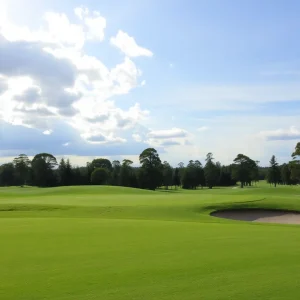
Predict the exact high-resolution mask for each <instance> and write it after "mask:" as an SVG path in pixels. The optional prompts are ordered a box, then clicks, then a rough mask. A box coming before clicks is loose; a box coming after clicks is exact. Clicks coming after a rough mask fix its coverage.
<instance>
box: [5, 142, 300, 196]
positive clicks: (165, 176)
mask: <svg viewBox="0 0 300 300" xmlns="http://www.w3.org/2000/svg"><path fill="white" fill-rule="evenodd" d="M292 157H293V160H292V161H291V162H289V163H287V164H283V165H281V166H279V165H278V163H277V161H276V158H275V156H272V158H271V160H270V167H269V168H267V169H266V168H260V167H259V165H258V164H259V162H258V161H254V160H252V159H251V158H249V157H248V156H246V155H244V154H238V155H237V157H236V158H235V159H234V161H233V163H232V164H230V165H228V166H224V165H221V163H219V162H215V161H214V157H213V154H212V153H208V154H207V156H206V160H205V164H204V166H203V165H202V164H201V162H200V161H199V160H195V161H194V160H190V161H189V163H188V164H187V165H186V166H185V165H184V164H183V163H182V162H181V163H179V164H178V167H176V168H173V167H172V166H171V165H170V164H169V163H168V162H167V161H164V162H162V161H161V159H160V157H159V154H158V153H157V151H156V150H155V149H154V148H148V149H145V150H144V151H143V152H142V153H141V154H140V156H139V161H140V164H141V166H140V167H138V168H137V167H133V166H132V165H133V162H132V161H131V160H128V159H124V160H123V161H122V162H120V161H117V160H115V161H113V162H111V161H110V160H108V159H105V158H97V159H94V160H93V161H92V162H89V163H87V165H86V166H85V167H73V166H72V165H71V163H70V161H69V160H68V159H67V160H65V159H61V161H60V162H59V163H58V162H57V160H56V158H55V157H54V156H53V155H52V154H49V153H40V154H37V155H35V156H34V158H33V159H32V161H30V160H29V158H28V157H27V156H26V155H25V154H20V155H19V156H18V157H16V158H15V159H14V160H13V162H11V163H7V164H4V165H2V166H0V185H2V186H10V185H21V186H23V185H35V186H39V187H50V186H68V185H88V184H107V185H115V186H126V187H135V188H143V189H152V190H154V189H156V188H158V187H161V186H164V187H165V188H166V189H168V188H169V187H172V186H175V188H177V187H178V186H182V187H183V188H185V189H196V188H197V187H201V188H203V187H208V188H210V189H211V188H213V187H214V186H232V185H235V184H236V183H237V182H240V184H241V187H242V188H243V187H244V186H246V185H248V186H249V185H252V184H253V183H254V182H257V181H258V180H260V179H267V180H268V182H269V183H270V184H274V186H277V184H296V183H298V182H299V181H300V160H299V157H300V143H298V144H297V146H296V148H295V151H294V152H293V154H292Z"/></svg>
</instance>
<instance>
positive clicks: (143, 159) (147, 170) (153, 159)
mask: <svg viewBox="0 0 300 300" xmlns="http://www.w3.org/2000/svg"><path fill="white" fill-rule="evenodd" d="M139 160H140V163H141V164H142V169H143V172H141V173H140V176H143V177H144V178H143V179H142V182H143V184H145V185H146V188H148V189H151V190H155V189H156V188H157V187H159V186H161V185H162V181H163V178H162V164H161V160H160V158H159V155H158V153H157V151H156V150H155V149H154V148H147V149H145V150H144V151H143V152H142V153H141V154H140V156H139Z"/></svg>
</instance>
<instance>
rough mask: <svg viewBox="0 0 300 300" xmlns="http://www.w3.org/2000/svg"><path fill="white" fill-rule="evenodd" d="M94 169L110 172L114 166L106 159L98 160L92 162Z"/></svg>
mask: <svg viewBox="0 0 300 300" xmlns="http://www.w3.org/2000/svg"><path fill="white" fill-rule="evenodd" d="M92 167H93V169H96V168H103V169H106V170H107V171H108V172H111V171H112V164H111V162H110V160H109V159H106V158H96V159H94V160H93V161H92Z"/></svg>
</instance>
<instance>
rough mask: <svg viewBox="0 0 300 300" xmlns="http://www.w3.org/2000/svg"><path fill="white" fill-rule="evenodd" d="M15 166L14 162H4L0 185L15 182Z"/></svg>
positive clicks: (0, 168) (9, 184)
mask: <svg viewBox="0 0 300 300" xmlns="http://www.w3.org/2000/svg"><path fill="white" fill-rule="evenodd" d="M14 174H15V168H14V165H13V164H12V163H7V164H4V165H2V166H1V167H0V185H2V186H11V185H14V184H15V177H14Z"/></svg>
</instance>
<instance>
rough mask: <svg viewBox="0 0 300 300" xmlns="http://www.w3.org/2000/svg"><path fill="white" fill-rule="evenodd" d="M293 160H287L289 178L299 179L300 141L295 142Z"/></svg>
mask: <svg viewBox="0 0 300 300" xmlns="http://www.w3.org/2000/svg"><path fill="white" fill-rule="evenodd" d="M292 158H293V160H292V161H290V162H289V166H290V170H291V179H292V180H295V181H297V182H299V181H300V142H299V143H297V145H296V147H295V151H294V152H293V153H292Z"/></svg>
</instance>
